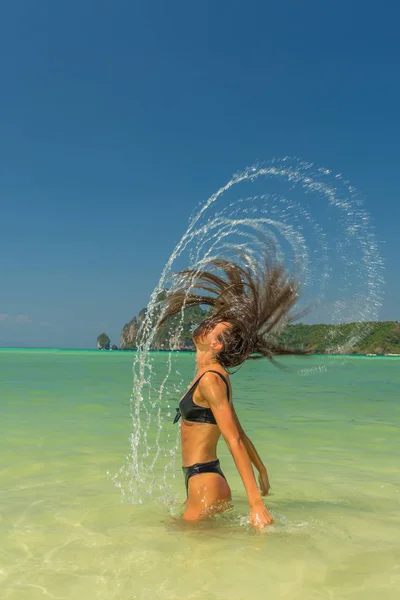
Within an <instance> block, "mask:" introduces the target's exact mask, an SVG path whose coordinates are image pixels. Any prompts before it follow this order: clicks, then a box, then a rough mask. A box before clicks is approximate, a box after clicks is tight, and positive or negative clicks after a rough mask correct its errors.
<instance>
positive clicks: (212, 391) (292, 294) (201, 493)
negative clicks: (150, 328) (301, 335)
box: [159, 252, 298, 528]
mask: <svg viewBox="0 0 400 600" xmlns="http://www.w3.org/2000/svg"><path fill="white" fill-rule="evenodd" d="M241 262H242V265H239V264H238V263H237V262H233V261H227V260H213V261H211V262H210V263H208V266H209V267H211V268H213V269H215V270H216V271H217V273H218V272H220V275H218V274H217V273H215V272H211V271H210V270H201V271H195V270H188V271H183V272H180V273H178V274H177V275H178V276H179V277H180V279H179V281H178V284H177V285H176V287H175V288H174V289H173V290H172V291H170V292H169V293H168V294H167V297H166V298H165V299H164V300H163V303H164V305H165V307H164V312H163V314H162V318H161V320H160V322H159V326H160V325H162V324H163V323H164V322H165V321H166V320H167V319H168V318H169V317H171V316H172V315H175V314H177V313H178V312H180V311H182V309H183V308H185V307H186V306H196V305H197V306H199V305H204V304H205V305H209V306H211V307H212V309H211V312H210V315H209V317H208V318H207V319H206V320H205V321H203V322H202V323H201V324H200V326H199V327H198V328H197V329H196V330H195V331H194V333H193V340H194V343H195V345H196V362H197V372H196V376H195V378H194V381H193V382H192V385H191V386H190V387H189V389H188V391H187V393H186V394H185V395H184V396H183V398H182V399H181V401H180V404H179V408H178V409H177V415H176V417H175V421H174V422H177V421H178V420H179V419H180V417H182V427H181V442H182V464H183V472H184V476H185V482H186V491H187V500H186V502H185V504H186V510H185V512H184V515H183V518H184V519H186V520H188V521H197V520H200V519H204V518H207V517H209V516H211V515H213V514H215V513H217V512H222V511H224V510H226V509H227V508H228V507H229V505H230V504H229V503H230V500H231V491H230V488H229V485H228V483H227V481H226V479H225V476H224V474H223V472H222V470H221V468H220V465H219V461H218V458H217V453H216V452H217V444H218V440H219V438H220V436H221V435H222V437H223V438H224V440H225V442H226V444H227V446H228V449H229V451H230V452H231V454H232V456H233V459H234V461H235V464H236V467H237V469H238V472H239V474H240V476H241V478H242V481H243V484H244V487H245V490H246V494H247V498H248V502H249V505H250V523H251V524H252V525H253V526H255V527H257V528H263V527H265V526H267V525H269V524H270V523H272V517H271V515H270V513H269V512H268V510H267V508H266V507H265V506H264V503H263V501H262V496H265V495H267V494H268V490H269V487H270V486H269V481H268V474H267V469H266V468H265V465H264V464H263V462H262V460H261V458H260V457H259V455H258V453H257V451H256V449H255V447H254V445H253V444H252V442H251V441H250V440H249V438H248V437H247V436H246V434H245V433H244V431H243V428H242V426H241V425H240V422H239V419H238V417H237V415H236V412H235V409H234V406H233V402H232V391H231V385H230V380H229V376H228V369H231V368H233V367H238V366H240V365H241V364H242V363H243V362H244V361H245V360H247V359H254V358H261V357H263V356H266V357H268V358H269V359H271V360H273V356H274V355H275V354H294V353H297V352H294V351H292V350H289V349H287V348H285V347H282V346H281V345H280V344H279V343H278V342H277V341H276V339H275V338H276V335H277V334H278V333H280V331H281V330H282V328H283V326H284V325H285V324H287V323H288V322H289V321H291V320H293V317H289V311H290V309H291V308H292V307H293V305H294V304H295V302H296V301H297V298H298V293H297V289H298V285H297V284H296V283H295V282H294V281H293V280H292V279H289V278H288V276H287V275H286V273H285V270H284V268H283V266H282V265H279V264H276V265H275V266H271V265H270V262H269V260H268V258H267V255H266V252H265V253H264V260H263V261H262V262H260V263H255V262H254V260H252V261H250V260H249V259H248V258H246V257H245V256H243V255H242V256H241ZM196 290H201V291H203V292H206V294H201V293H194V291H196ZM252 464H253V465H254V467H255V468H256V469H257V471H258V481H259V489H258V487H257V483H256V480H255V477H254V473H253V468H252Z"/></svg>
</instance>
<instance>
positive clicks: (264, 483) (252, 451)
mask: <svg viewBox="0 0 400 600" xmlns="http://www.w3.org/2000/svg"><path fill="white" fill-rule="evenodd" d="M232 410H233V416H234V419H235V422H236V427H237V428H238V431H239V433H240V437H241V438H242V440H243V444H244V446H245V448H246V450H247V454H248V455H249V458H250V460H251V462H252V463H253V465H254V466H255V468H256V469H257V471H258V482H259V484H260V491H261V495H262V496H266V495H267V494H268V492H269V489H270V487H271V486H270V484H269V479H268V472H267V468H266V466H265V465H264V463H263V461H262V460H261V458H260V455H259V454H258V452H257V450H256V448H255V446H254V444H253V442H252V441H251V439H250V438H249V437H248V436H247V435H246V433H245V432H244V430H243V427H242V425H241V423H240V421H239V418H238V416H237V414H236V411H235V409H234V408H233V407H232Z"/></svg>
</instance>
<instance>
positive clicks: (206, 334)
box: [192, 321, 230, 352]
mask: <svg viewBox="0 0 400 600" xmlns="http://www.w3.org/2000/svg"><path fill="white" fill-rule="evenodd" d="M229 327H230V323H228V321H222V322H221V323H217V324H216V325H214V326H213V327H211V329H210V328H209V327H207V322H203V323H200V325H199V326H198V327H197V329H195V331H194V332H193V336H192V337H193V341H194V343H195V346H196V349H197V350H202V351H204V350H208V349H212V350H215V351H216V352H220V351H221V350H222V348H223V344H222V342H221V334H222V333H224V331H226V330H227V329H229Z"/></svg>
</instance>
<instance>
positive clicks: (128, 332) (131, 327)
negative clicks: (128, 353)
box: [120, 317, 139, 350]
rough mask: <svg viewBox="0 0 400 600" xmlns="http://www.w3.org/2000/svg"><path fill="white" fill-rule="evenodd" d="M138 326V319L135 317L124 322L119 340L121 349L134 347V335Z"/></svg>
mask: <svg viewBox="0 0 400 600" xmlns="http://www.w3.org/2000/svg"><path fill="white" fill-rule="evenodd" d="M138 328H139V326H138V320H137V318H136V317H133V319H131V320H130V321H129V323H126V324H125V325H124V326H123V328H122V331H121V341H120V347H121V350H129V349H133V348H135V347H136V336H137V332H138Z"/></svg>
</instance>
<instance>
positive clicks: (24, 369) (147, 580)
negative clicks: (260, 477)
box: [0, 350, 400, 600]
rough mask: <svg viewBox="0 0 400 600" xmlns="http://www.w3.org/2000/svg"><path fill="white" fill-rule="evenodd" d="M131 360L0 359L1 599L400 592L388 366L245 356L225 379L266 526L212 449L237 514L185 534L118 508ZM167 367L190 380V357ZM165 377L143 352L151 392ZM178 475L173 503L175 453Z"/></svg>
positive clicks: (399, 497) (394, 391) (163, 518)
mask: <svg viewBox="0 0 400 600" xmlns="http://www.w3.org/2000/svg"><path fill="white" fill-rule="evenodd" d="M132 358H133V355H132V354H130V353H118V352H109V353H105V352H83V351H52V350H46V351H36V350H0V422H1V437H0V476H1V479H0V482H1V485H0V598H1V599H2V600H3V599H4V600H6V599H9V600H25V599H26V600H36V599H43V598H64V599H68V600H69V599H71V600H72V599H74V600H75V599H84V600H91V599H95V598H99V599H107V600H111V599H117V600H118V599H120V600H128V599H129V600H131V599H137V600H139V599H140V600H145V599H146V600H152V599H183V598H192V599H199V600H200V599H201V600H217V599H218V600H220V599H223V600H247V599H250V600H252V599H254V600H261V599H264V598H271V599H276V598H286V599H290V600H313V599H348V600H356V599H357V600H370V599H372V598H373V599H374V600H375V599H381V598H382V599H385V600H397V599H398V598H399V597H400V510H399V509H400V460H399V458H400V456H399V455H400V359H397V358H363V357H348V358H346V357H345V358H342V357H329V358H323V357H310V358H309V359H307V360H309V362H308V363H307V366H311V365H313V366H316V367H320V366H323V369H322V370H321V371H317V372H315V373H314V374H311V375H309V376H303V377H301V376H299V375H296V374H294V373H290V372H289V373H287V372H284V371H280V370H278V369H276V368H274V367H273V366H272V365H269V364H268V363H266V362H255V363H248V364H246V365H245V366H244V367H243V368H242V369H241V370H240V371H239V372H238V373H237V374H236V375H234V376H233V378H232V383H233V391H234V401H235V405H236V409H237V412H238V413H239V417H240V418H241V421H242V424H243V426H244V429H245V430H246V432H247V434H248V435H249V436H250V437H251V439H252V440H253V442H254V443H255V445H256V447H257V449H258V450H259V453H260V454H261V456H262V457H263V459H264V460H265V463H266V465H267V467H268V470H269V474H270V479H271V484H272V495H271V496H270V497H269V498H267V499H266V504H267V506H268V507H269V509H270V510H271V512H272V514H273V516H274V519H275V525H274V526H273V527H271V528H270V529H269V530H268V531H267V532H265V533H262V534H255V533H254V532H252V531H251V530H250V529H249V528H248V525H247V516H248V507H247V502H246V496H245V493H244V489H243V486H242V484H241V481H240V478H239V476H238V474H237V472H236V470H235V467H234V464H233V461H232V459H231V457H230V456H229V454H228V452H227V451H226V448H225V447H224V444H223V442H221V444H220V452H219V456H220V459H221V463H222V467H223V470H224V472H225V474H226V476H227V478H228V480H229V482H230V485H231V487H232V490H233V499H234V509H233V510H232V511H231V512H229V513H227V514H225V515H223V516H222V517H221V518H219V519H217V520H215V521H213V522H210V523H208V524H204V525H202V526H200V527H199V526H197V527H188V526H184V525H182V524H180V522H179V521H178V520H177V519H176V518H174V517H173V516H171V513H170V510H169V509H168V507H166V506H162V505H161V506H160V505H159V504H154V503H153V502H151V501H150V500H149V501H146V502H145V503H144V504H142V505H133V504H130V503H129V502H121V495H120V493H119V491H118V489H117V488H116V487H115V486H114V485H113V483H112V482H111V481H110V479H109V478H108V477H107V475H106V473H107V471H110V472H111V473H115V472H117V471H118V469H119V468H120V467H121V466H122V465H123V464H124V463H125V456H126V455H127V454H128V452H129V436H130V434H131V433H132V424H131V420H130V418H129V397H130V392H131V378H132V373H131V363H132ZM178 361H179V370H180V372H181V374H182V377H183V378H184V379H186V380H187V382H189V381H190V379H191V378H192V375H193V366H194V357H193V355H186V354H183V355H181V356H180V357H179V358H178ZM290 361H293V359H286V360H285V362H286V364H288V365H291V364H293V363H291V362H290ZM325 367H326V371H325V370H324V369H325ZM164 369H165V355H162V354H160V355H154V372H155V382H156V383H157V381H160V380H161V378H162V375H163V373H164ZM167 426H169V425H166V427H167ZM171 427H172V425H171ZM173 431H174V432H175V430H173ZM174 435H175V433H174ZM174 435H173V436H172V437H171V448H172V446H173V443H174V442H175V437H174ZM176 475H177V476H176V478H175V479H172V480H171V485H172V489H173V491H174V494H176V495H177V497H178V498H179V501H180V502H183V500H184V499H185V490H184V485H183V479H182V477H181V473H180V472H179V457H177V461H176Z"/></svg>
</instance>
